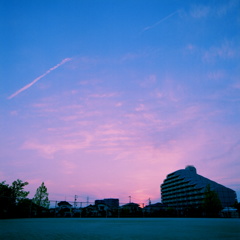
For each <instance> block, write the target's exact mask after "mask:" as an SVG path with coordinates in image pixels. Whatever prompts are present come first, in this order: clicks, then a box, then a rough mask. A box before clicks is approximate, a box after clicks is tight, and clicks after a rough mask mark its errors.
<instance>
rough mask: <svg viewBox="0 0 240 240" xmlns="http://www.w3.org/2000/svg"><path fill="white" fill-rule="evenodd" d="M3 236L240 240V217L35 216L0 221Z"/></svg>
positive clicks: (13, 237) (0, 233)
mask: <svg viewBox="0 0 240 240" xmlns="http://www.w3.org/2000/svg"><path fill="white" fill-rule="evenodd" d="M0 239H1V240H5V239H7V240H9V239H10V240H11V239H18V240H19V239H20V240H21V239H26V240H32V239H34V240H39V239H42V240H43V239H44V240H47V239H54V240H57V239H61V240H62V239H63V240H64V239H67V240H70V239H81V240H85V239H88V240H98V239H100V240H102V239H104V240H105V239H108V240H113V239H114V240H120V239H136V240H138V239H140V240H142V239H144V240H145V239H151V240H154V239H164V240H165V239H166V240H176V239H184V240H188V239H189V240H195V239H199V240H203V239H204V240H207V239H209V240H215V239H216V240H219V239H231V240H235V239H236V240H239V239H240V219H239V218H238V219H223V218H216V219H210V218H35V219H6V220H0Z"/></svg>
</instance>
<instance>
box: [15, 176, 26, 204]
mask: <svg viewBox="0 0 240 240" xmlns="http://www.w3.org/2000/svg"><path fill="white" fill-rule="evenodd" d="M26 185H28V182H23V181H22V180H20V179H17V180H16V181H14V182H13V183H12V186H11V189H12V197H13V198H15V199H16V200H17V201H19V200H20V199H24V198H26V197H27V195H28V194H29V192H27V191H23V188H24V187H25V186H26Z"/></svg>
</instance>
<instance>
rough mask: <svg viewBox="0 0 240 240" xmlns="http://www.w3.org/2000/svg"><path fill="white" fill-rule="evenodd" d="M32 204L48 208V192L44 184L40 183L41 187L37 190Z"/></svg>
mask: <svg viewBox="0 0 240 240" xmlns="http://www.w3.org/2000/svg"><path fill="white" fill-rule="evenodd" d="M33 202H34V203H35V204H37V205H38V206H41V207H44V208H49V205H50V201H49V199H48V192H47V188H46V186H45V185H44V182H42V184H41V186H40V187H39V188H38V189H37V191H36V193H35V195H34V198H33Z"/></svg>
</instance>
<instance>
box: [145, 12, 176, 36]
mask: <svg viewBox="0 0 240 240" xmlns="http://www.w3.org/2000/svg"><path fill="white" fill-rule="evenodd" d="M178 12H179V10H177V11H175V12H173V13H171V14H169V15H167V16H166V17H164V18H162V19H161V20H159V21H158V22H156V23H154V24H152V25H150V26H147V27H145V28H144V29H143V30H142V32H145V31H148V30H149V29H152V28H155V27H156V26H158V25H159V24H161V23H162V22H164V21H166V20H167V19H169V18H171V17H173V16H174V15H176V14H177V13H178Z"/></svg>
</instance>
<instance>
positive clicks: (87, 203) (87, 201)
mask: <svg viewBox="0 0 240 240" xmlns="http://www.w3.org/2000/svg"><path fill="white" fill-rule="evenodd" d="M88 204H89V197H88V196H87V206H88Z"/></svg>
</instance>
